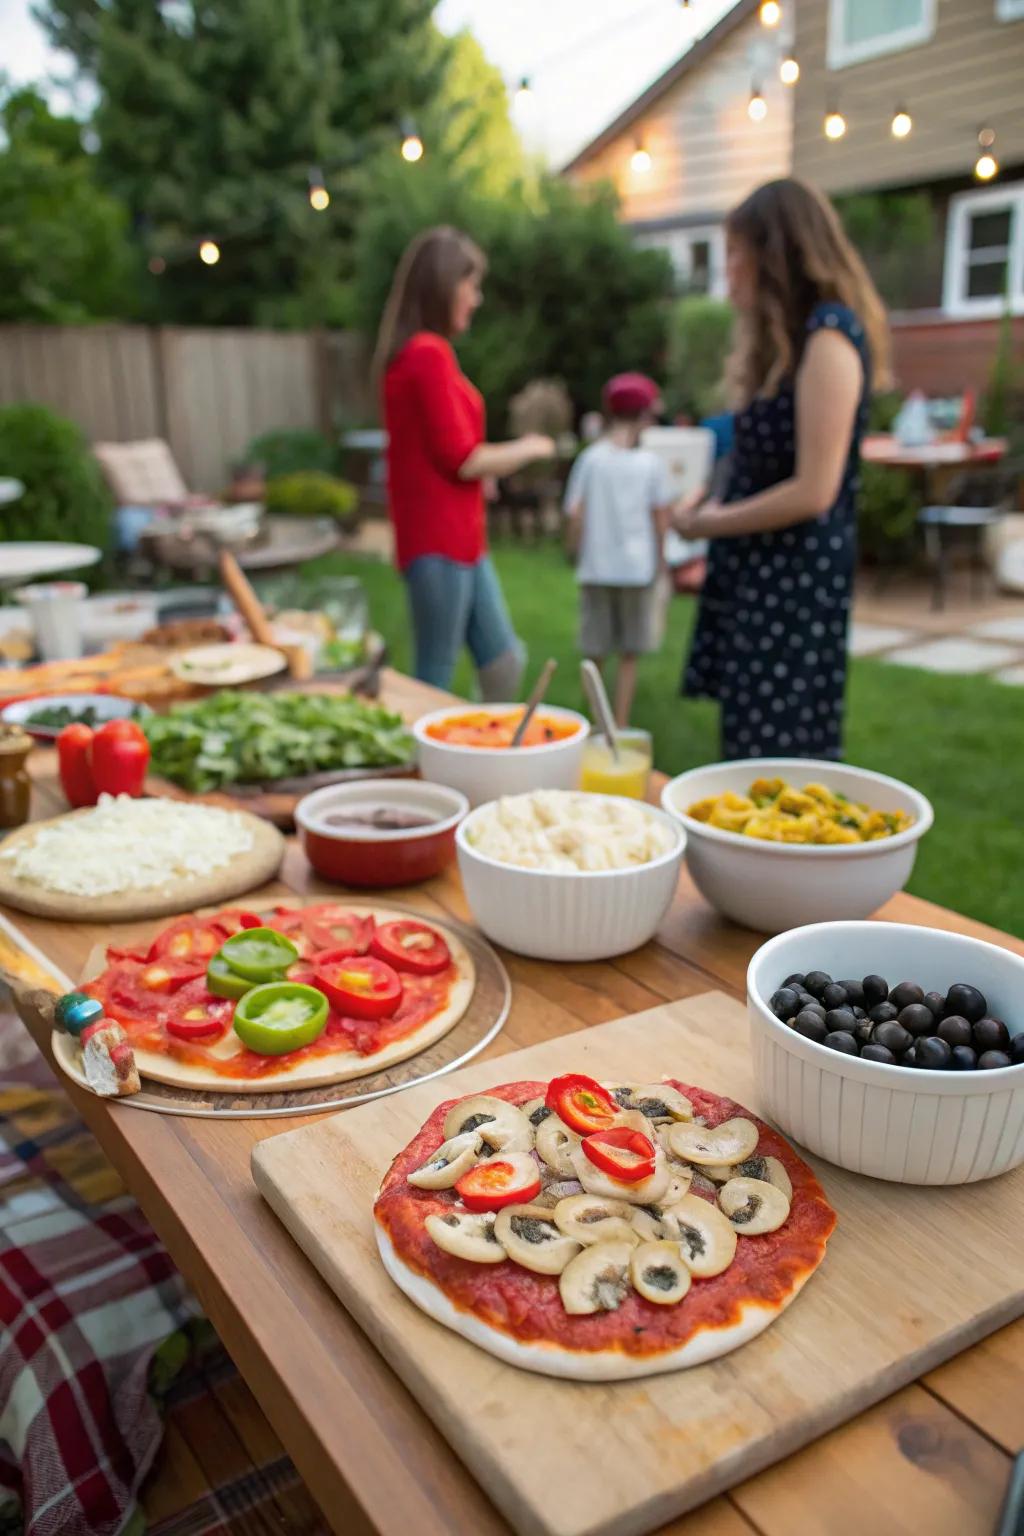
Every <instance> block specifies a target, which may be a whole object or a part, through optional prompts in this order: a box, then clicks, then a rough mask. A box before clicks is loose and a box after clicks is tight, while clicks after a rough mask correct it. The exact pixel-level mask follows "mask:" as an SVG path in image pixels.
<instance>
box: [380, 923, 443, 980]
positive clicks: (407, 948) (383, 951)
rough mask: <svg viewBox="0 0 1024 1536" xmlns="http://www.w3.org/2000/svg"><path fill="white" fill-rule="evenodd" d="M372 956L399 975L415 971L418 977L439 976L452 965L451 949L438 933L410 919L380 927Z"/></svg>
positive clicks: (382, 924)
mask: <svg viewBox="0 0 1024 1536" xmlns="http://www.w3.org/2000/svg"><path fill="white" fill-rule="evenodd" d="M370 954H371V955H376V956H377V959H378V960H384V961H386V962H387V964H388V965H393V966H394V967H395V970H396V971H412V973H413V974H414V975H416V976H436V975H437V974H438V972H440V971H446V970H447V969H448V967H449V966H450V965H451V963H452V957H451V954H450V953H449V951H448V945H447V944H446V943H445V941H444V939H442V937H441V935H440V934H439V933H438V932H437V930H436V929H435V928H429V927H428V926H427V924H426V923H417V922H414V921H412V919H410V918H401V919H400V920H399V921H397V922H394V923H379V924H378V925H377V927H376V928H375V929H374V931H373V938H372V939H371V940H370Z"/></svg>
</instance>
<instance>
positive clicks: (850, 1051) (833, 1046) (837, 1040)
mask: <svg viewBox="0 0 1024 1536" xmlns="http://www.w3.org/2000/svg"><path fill="white" fill-rule="evenodd" d="M825 1044H826V1045H827V1046H828V1048H829V1050H832V1051H841V1052H842V1053H843V1055H844V1056H859V1055H860V1046H859V1045H858V1044H857V1042H856V1040H855V1039H854V1038H853V1036H852V1035H851V1034H848V1033H847V1031H846V1030H845V1029H834V1030H832V1032H831V1034H828V1035H826V1036H825Z"/></svg>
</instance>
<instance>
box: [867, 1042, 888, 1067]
mask: <svg viewBox="0 0 1024 1536" xmlns="http://www.w3.org/2000/svg"><path fill="white" fill-rule="evenodd" d="M860 1057H861V1060H862V1061H880V1062H883V1063H884V1065H885V1066H887V1067H894V1066H895V1065H896V1057H895V1056H894V1055H893V1053H892V1051H890V1050H889V1049H888V1047H887V1046H884V1045H879V1043H878V1041H877V1040H869V1041H868V1043H867V1045H865V1046H862V1047H861V1053H860Z"/></svg>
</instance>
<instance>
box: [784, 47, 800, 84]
mask: <svg viewBox="0 0 1024 1536" xmlns="http://www.w3.org/2000/svg"><path fill="white" fill-rule="evenodd" d="M779 79H780V80H781V81H782V83H783V85H796V83H797V81H798V80H799V79H800V65H799V64H798V63H797V61H796V59H795V58H794V57H793V55H792V54H788V55H787V56H786V58H784V59H783V61H782V63H781V64H780V65H779Z"/></svg>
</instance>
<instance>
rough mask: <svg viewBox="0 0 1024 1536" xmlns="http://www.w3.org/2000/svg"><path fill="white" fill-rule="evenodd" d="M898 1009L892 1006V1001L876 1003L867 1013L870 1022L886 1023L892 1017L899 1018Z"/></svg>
mask: <svg viewBox="0 0 1024 1536" xmlns="http://www.w3.org/2000/svg"><path fill="white" fill-rule="evenodd" d="M899 1014H900V1011H899V1009H898V1008H895V1007H893V1005H892V1003H876V1004H875V1006H874V1007H873V1008H872V1009H871V1011H870V1012H869V1013H868V1018H869V1019H870V1020H871V1022H872V1024H888V1023H890V1022H891V1021H892V1020H893V1019H898V1018H899Z"/></svg>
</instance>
